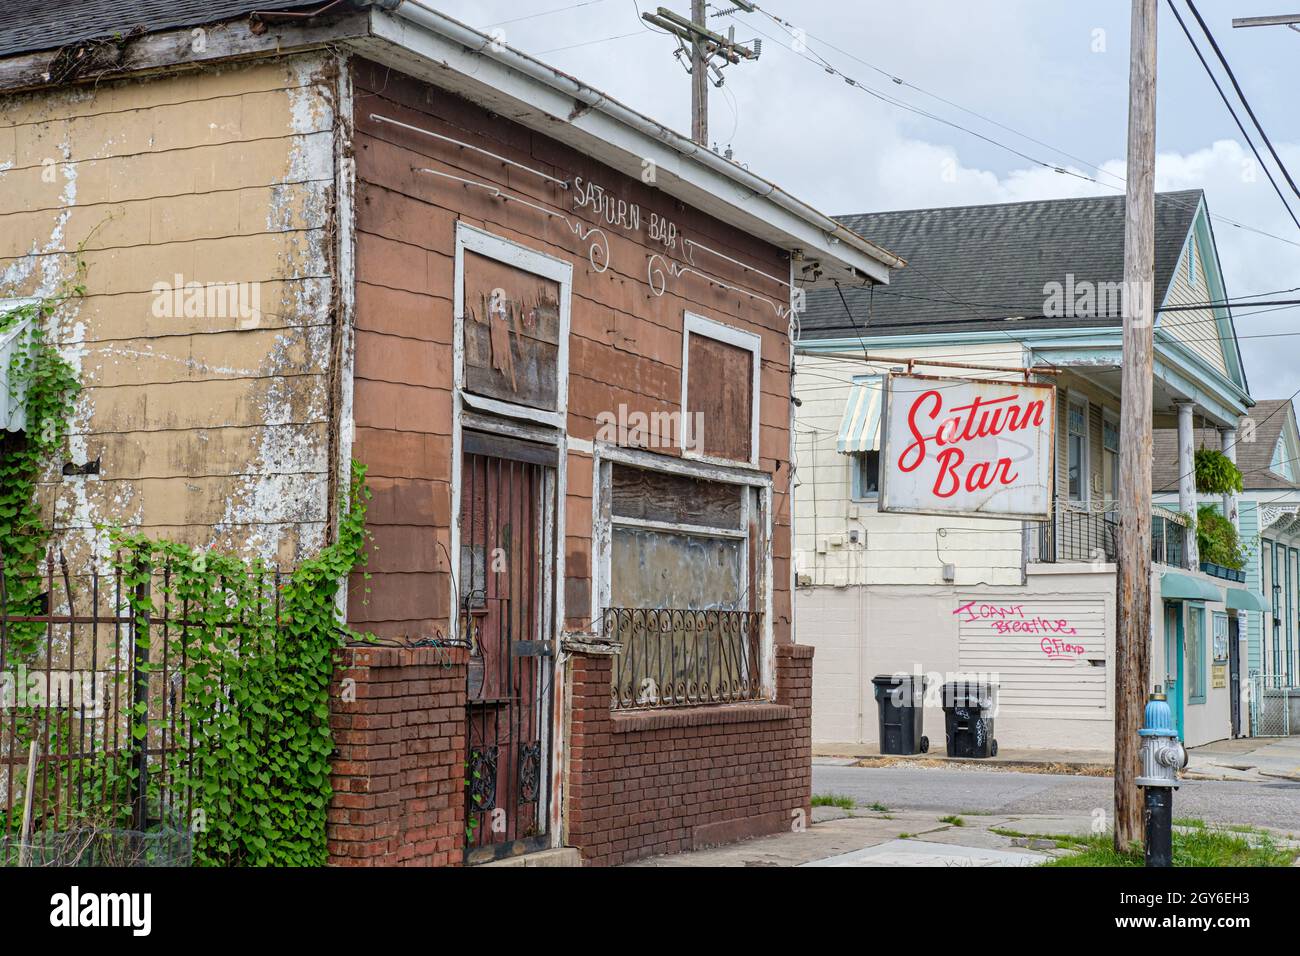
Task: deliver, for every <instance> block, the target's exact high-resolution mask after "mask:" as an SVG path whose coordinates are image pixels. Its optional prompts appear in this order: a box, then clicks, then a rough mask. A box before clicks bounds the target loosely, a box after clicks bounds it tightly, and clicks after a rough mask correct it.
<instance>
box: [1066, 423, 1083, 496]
mask: <svg viewBox="0 0 1300 956" xmlns="http://www.w3.org/2000/svg"><path fill="white" fill-rule="evenodd" d="M1066 454H1067V456H1068V460H1067V463H1066V476H1067V481H1068V490H1069V495H1070V500H1071V501H1075V502H1080V503H1082V502H1086V501H1087V500H1088V401H1087V399H1074V398H1072V399H1070V401H1069V411H1068V412H1067V429H1066Z"/></svg>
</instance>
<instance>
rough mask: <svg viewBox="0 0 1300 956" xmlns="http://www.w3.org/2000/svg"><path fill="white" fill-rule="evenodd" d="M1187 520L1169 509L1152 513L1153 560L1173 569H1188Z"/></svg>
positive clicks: (1156, 510) (1160, 509)
mask: <svg viewBox="0 0 1300 956" xmlns="http://www.w3.org/2000/svg"><path fill="white" fill-rule="evenodd" d="M1188 533H1189V528H1188V527H1187V519H1186V518H1184V517H1183V516H1182V515H1180V514H1179V513H1178V512H1176V511H1170V510H1168V509H1167V508H1153V509H1152V511H1151V560H1152V561H1154V562H1155V563H1156V564H1164V565H1168V566H1169V567H1171V568H1185V567H1187V535H1188Z"/></svg>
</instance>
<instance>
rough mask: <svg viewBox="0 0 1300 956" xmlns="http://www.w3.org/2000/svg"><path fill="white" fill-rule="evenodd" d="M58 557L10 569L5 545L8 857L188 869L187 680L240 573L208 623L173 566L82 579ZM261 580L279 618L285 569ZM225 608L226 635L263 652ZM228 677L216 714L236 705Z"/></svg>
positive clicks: (190, 738)
mask: <svg viewBox="0 0 1300 956" xmlns="http://www.w3.org/2000/svg"><path fill="white" fill-rule="evenodd" d="M44 565H45V566H44V572H43V574H40V575H39V576H32V575H27V576H19V575H17V574H15V573H13V572H12V569H11V570H10V573H8V574H6V569H5V565H4V557H3V555H0V865H13V864H15V863H30V864H31V865H42V864H45V865H74V864H78V863H80V864H88V865H102V864H104V863H108V864H109V865H185V864H186V863H188V861H189V859H190V852H191V839H190V835H191V814H192V812H193V807H194V805H195V801H194V796H195V795H194V792H193V789H192V783H191V780H192V777H191V773H190V771H191V768H192V764H191V753H192V750H193V744H194V739H195V736H194V735H195V730H196V727H198V726H199V725H197V724H194V725H192V724H191V722H190V720H188V719H187V716H186V714H187V708H186V706H185V702H186V701H187V698H186V688H187V682H188V680H189V677H190V665H191V658H192V656H193V655H194V654H195V652H196V651H197V649H198V646H199V645H198V644H197V643H196V642H199V641H203V640H210V639H211V637H212V634H213V626H214V625H213V620H214V618H213V615H212V613H211V612H212V609H213V608H219V609H224V608H226V607H227V606H228V604H227V597H228V592H227V591H226V590H225V583H226V582H222V584H221V586H219V587H217V588H216V589H214V590H213V592H212V593H211V594H210V595H207V596H206V597H205V599H204V602H203V603H204V607H203V609H202V610H203V612H204V613H203V615H202V616H203V621H202V623H197V622H196V619H197V618H198V617H199V616H200V614H199V612H200V608H198V607H197V605H196V604H194V603H191V600H189V599H186V600H183V601H179V600H172V599H170V598H169V595H170V589H171V581H172V571H171V568H170V567H163V568H158V569H151V570H152V571H153V573H152V576H151V577H150V581H151V582H152V583H151V584H139V585H136V586H134V587H132V586H131V585H130V584H127V583H125V582H124V578H123V573H122V570H121V563H120V562H118V563H117V564H116V565H115V567H114V569H113V570H109V571H101V570H99V569H98V568H93V567H92V568H91V569H90V570H89V571H88V572H86V573H83V574H79V575H78V574H73V573H71V572H70V571H69V567H68V563H67V561H66V559H65V558H64V556H63V555H62V554H61V553H60V554H59V556H58V558H57V560H56V559H55V557H54V555H52V554H51V555H50V556H49V557H48V558H47V559H46V561H45V562H44ZM255 577H256V578H257V579H258V580H255V581H253V584H254V586H255V587H256V588H257V590H258V591H259V592H260V593H263V594H264V595H265V601H266V613H267V614H274V615H275V617H274V618H273V620H276V621H278V620H279V600H280V584H281V575H280V573H279V572H278V571H274V572H267V573H265V574H260V573H259V574H257V575H255ZM144 608H151V609H152V610H153V613H143V610H142V609H144ZM137 611H139V613H137ZM224 613H225V614H228V615H230V616H229V617H226V616H218V618H217V620H218V622H219V623H217V624H216V628H217V631H218V633H220V635H221V638H222V639H223V640H226V641H228V642H229V643H230V645H232V646H235V647H237V648H239V652H240V653H245V652H246V651H252V650H255V649H254V648H253V647H251V646H249V647H247V648H246V647H245V643H246V639H245V637H244V633H243V632H244V630H245V628H244V626H243V623H242V622H241V620H239V619H238V618H237V617H235V616H234V615H233V614H232V613H231V612H229V611H225V612H224ZM241 613H243V614H245V615H247V614H249V613H255V611H254V612H250V611H248V610H247V609H245V610H244V611H243V612H241ZM259 639H260V638H259ZM221 678H222V680H221V684H220V686H221V693H219V694H217V700H215V701H214V702H213V705H212V706H213V711H214V712H215V711H216V710H218V709H220V708H223V707H227V706H233V705H232V703H231V702H230V701H228V700H225V699H223V698H224V696H225V686H226V685H225V674H224V673H223V674H222V675H221ZM188 712H189V713H193V709H189V710H188Z"/></svg>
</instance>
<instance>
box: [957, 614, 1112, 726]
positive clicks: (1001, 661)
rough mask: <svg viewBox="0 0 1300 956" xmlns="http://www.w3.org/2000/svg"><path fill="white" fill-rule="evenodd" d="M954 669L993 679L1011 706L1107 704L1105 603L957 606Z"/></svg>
mask: <svg viewBox="0 0 1300 956" xmlns="http://www.w3.org/2000/svg"><path fill="white" fill-rule="evenodd" d="M956 613H957V614H958V618H959V623H958V629H957V637H958V667H959V669H960V670H961V671H962V672H963V673H983V674H996V675H997V681H998V686H999V691H998V701H999V704H1000V705H1001V706H1011V707H1061V708H1076V709H1077V708H1080V707H1096V708H1105V706H1106V687H1107V680H1108V673H1109V671H1108V669H1107V668H1106V667H1105V666H1095V665H1094V664H1092V663H1090V662H1091V661H1094V660H1095V661H1102V662H1105V660H1106V604H1105V601H1103V600H1102V599H1101V598H1091V599H1090V598H1079V599H1073V598H1045V599H1039V600H1036V601H1025V602H1017V603H1013V602H1009V601H1006V600H1005V599H999V598H992V599H982V598H977V597H973V596H967V597H964V598H961V599H960V601H959V602H958V610H957V612H956Z"/></svg>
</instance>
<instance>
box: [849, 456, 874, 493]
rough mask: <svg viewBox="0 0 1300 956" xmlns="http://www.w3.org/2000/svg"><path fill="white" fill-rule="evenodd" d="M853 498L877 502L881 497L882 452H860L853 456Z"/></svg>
mask: <svg viewBox="0 0 1300 956" xmlns="http://www.w3.org/2000/svg"><path fill="white" fill-rule="evenodd" d="M853 497H854V498H856V499H859V500H862V501H875V500H876V499H877V498H879V497H880V452H879V450H876V451H860V452H857V453H856V454H855V455H854V456H853Z"/></svg>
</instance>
